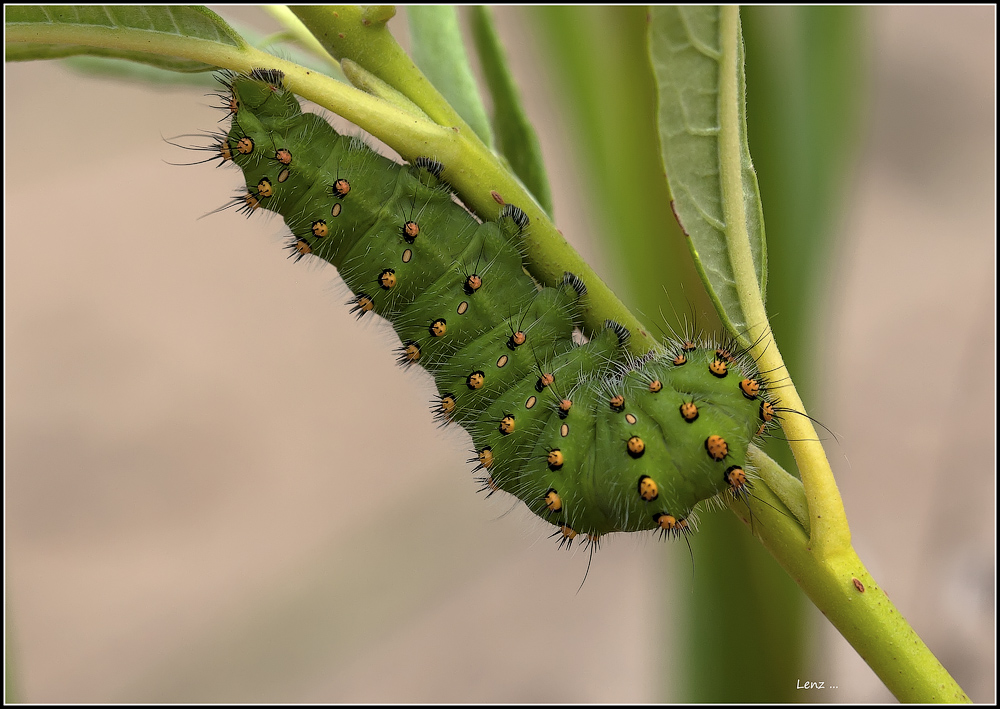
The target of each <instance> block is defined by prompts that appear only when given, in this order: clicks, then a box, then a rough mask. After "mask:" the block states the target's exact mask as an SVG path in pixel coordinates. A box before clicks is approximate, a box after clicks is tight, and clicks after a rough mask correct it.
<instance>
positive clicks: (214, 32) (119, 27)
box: [4, 5, 245, 61]
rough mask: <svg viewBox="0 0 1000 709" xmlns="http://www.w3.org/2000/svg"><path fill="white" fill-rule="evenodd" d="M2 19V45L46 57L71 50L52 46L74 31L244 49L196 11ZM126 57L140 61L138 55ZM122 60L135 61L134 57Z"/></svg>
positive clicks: (57, 11)
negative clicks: (29, 47)
mask: <svg viewBox="0 0 1000 709" xmlns="http://www.w3.org/2000/svg"><path fill="white" fill-rule="evenodd" d="M4 19H5V22H6V26H7V33H8V36H7V40H8V43H10V42H11V40H12V39H13V41H15V42H21V43H30V44H33V45H39V44H47V45H49V47H50V49H49V50H48V51H52V52H54V51H59V47H60V46H61V47H72V46H74V43H73V42H72V41H69V42H62V41H58V40H60V39H61V38H62V37H68V36H72V33H73V32H74V31H77V32H80V31H84V30H90V31H91V32H100V33H111V34H114V33H120V32H124V31H128V32H132V33H137V32H138V33H143V34H148V35H151V36H156V35H162V36H167V37H185V38H188V39H203V40H207V41H210V42H220V43H222V44H228V45H230V46H233V47H243V46H245V42H244V41H243V39H242V38H241V37H240V36H239V35H238V34H237V33H236V32H235V31H234V30H233V29H232V28H231V27H230V26H229V25H228V24H226V22H225V20H223V19H222V18H221V17H219V16H218V15H216V14H215V13H214V12H212V11H211V10H209V9H208V8H205V7H201V6H172V7H160V6H149V5H137V6H132V7H125V6H96V5H95V6H74V5H37V6H33V5H17V6H8V7H7V8H6V12H5V16H4ZM33 35H34V36H33ZM47 40H52V41H47ZM79 50H80V51H76V52H74V53H75V54H84V53H89V54H94V55H95V56H109V54H108V53H107V52H108V51H109V50H108V49H104V48H100V47H88V46H79ZM112 51H113V50H112ZM132 54H138V55H143V53H140V52H133V53H132ZM61 56H70V55H69V54H63V55H61ZM114 56H122V55H120V54H118V55H114ZM36 58H41V57H36ZM45 58H51V57H45ZM128 58H131V59H135V57H134V56H129V57H128ZM136 61H139V60H138V59H136Z"/></svg>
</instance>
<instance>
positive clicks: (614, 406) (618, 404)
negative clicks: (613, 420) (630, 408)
mask: <svg viewBox="0 0 1000 709" xmlns="http://www.w3.org/2000/svg"><path fill="white" fill-rule="evenodd" d="M608 406H610V407H611V410H612V411H614V412H615V413H616V414H620V413H621V412H622V411H624V410H625V397H624V396H622V395H621V394H616V395H615V396H612V397H611V399H610V400H609V401H608Z"/></svg>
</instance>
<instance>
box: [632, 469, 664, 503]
mask: <svg viewBox="0 0 1000 709" xmlns="http://www.w3.org/2000/svg"><path fill="white" fill-rule="evenodd" d="M636 488H637V489H638V491H639V497H641V498H642V499H644V500H645V501H646V502H652V501H653V500H655V499H656V498H657V497H659V496H660V487H659V486H658V485H657V484H656V481H655V480H653V478H651V477H649V476H648V475H643V476H642V477H640V478H639V484H638V485H637V486H636Z"/></svg>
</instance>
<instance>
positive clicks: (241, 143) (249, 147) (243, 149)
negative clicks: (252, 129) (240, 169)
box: [236, 136, 253, 155]
mask: <svg viewBox="0 0 1000 709" xmlns="http://www.w3.org/2000/svg"><path fill="white" fill-rule="evenodd" d="M236 150H237V152H239V154H240V155H249V154H250V153H252V152H253V139H252V138H248V137H246V136H243V137H242V138H240V139H239V140H238V141H236Z"/></svg>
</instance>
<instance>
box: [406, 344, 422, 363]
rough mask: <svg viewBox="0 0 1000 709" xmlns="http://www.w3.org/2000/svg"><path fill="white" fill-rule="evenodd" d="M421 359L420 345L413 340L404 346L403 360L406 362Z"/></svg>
mask: <svg viewBox="0 0 1000 709" xmlns="http://www.w3.org/2000/svg"><path fill="white" fill-rule="evenodd" d="M419 359H420V345H418V344H417V343H416V342H411V343H409V344H408V345H406V347H404V348H403V360H404V361H406V362H416V361H418V360H419Z"/></svg>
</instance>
